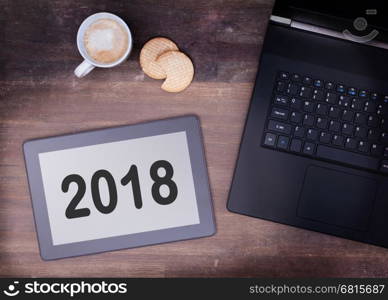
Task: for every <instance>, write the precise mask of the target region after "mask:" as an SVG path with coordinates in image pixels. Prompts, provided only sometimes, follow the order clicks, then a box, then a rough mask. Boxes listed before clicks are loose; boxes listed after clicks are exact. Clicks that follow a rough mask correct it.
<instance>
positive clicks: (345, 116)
mask: <svg viewBox="0 0 388 300" xmlns="http://www.w3.org/2000/svg"><path fill="white" fill-rule="evenodd" d="M353 119H354V112H352V111H351V110H348V109H345V110H344V111H343V112H342V120H344V121H346V122H353Z"/></svg>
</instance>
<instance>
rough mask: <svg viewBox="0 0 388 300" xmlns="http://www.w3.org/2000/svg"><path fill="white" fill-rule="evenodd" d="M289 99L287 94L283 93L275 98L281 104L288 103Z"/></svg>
mask: <svg viewBox="0 0 388 300" xmlns="http://www.w3.org/2000/svg"><path fill="white" fill-rule="evenodd" d="M289 101H290V99H289V98H288V97H287V96H282V95H276V96H275V99H274V102H275V104H279V105H288V104H289Z"/></svg>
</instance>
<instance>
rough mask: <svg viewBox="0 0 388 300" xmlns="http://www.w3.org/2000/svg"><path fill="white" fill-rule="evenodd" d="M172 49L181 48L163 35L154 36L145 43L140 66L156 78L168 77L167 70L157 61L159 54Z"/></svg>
mask: <svg viewBox="0 0 388 300" xmlns="http://www.w3.org/2000/svg"><path fill="white" fill-rule="evenodd" d="M170 50H179V49H178V47H177V45H176V44H175V43H174V42H173V41H171V40H169V39H166V38H163V37H157V38H153V39H152V40H149V41H148V42H147V43H145V45H144V46H143V48H142V49H141V52H140V66H141V68H142V69H143V71H144V73H146V74H147V75H148V76H150V77H152V78H154V79H164V78H166V73H165V71H164V70H163V69H162V68H161V67H160V66H159V65H158V64H157V63H156V62H155V61H156V59H157V58H158V56H160V55H161V54H163V53H165V52H167V51H170Z"/></svg>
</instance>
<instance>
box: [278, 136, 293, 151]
mask: <svg viewBox="0 0 388 300" xmlns="http://www.w3.org/2000/svg"><path fill="white" fill-rule="evenodd" d="M289 140H290V139H289V138H288V137H286V136H282V135H281V136H279V138H278V144H277V146H278V148H279V149H283V150H286V149H287V147H288V141H289Z"/></svg>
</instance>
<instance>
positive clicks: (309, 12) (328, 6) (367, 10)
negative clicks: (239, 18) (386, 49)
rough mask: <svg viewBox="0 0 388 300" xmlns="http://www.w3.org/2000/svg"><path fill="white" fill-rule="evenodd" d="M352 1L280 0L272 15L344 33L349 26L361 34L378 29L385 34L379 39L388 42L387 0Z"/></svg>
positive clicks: (353, 31)
mask: <svg viewBox="0 0 388 300" xmlns="http://www.w3.org/2000/svg"><path fill="white" fill-rule="evenodd" d="M349 2H350V1H349ZM349 2H348V1H338V0H337V1H311V0H310V1H303V0H277V1H276V3H275V6H274V10H273V12H272V14H273V15H277V16H281V17H285V18H290V19H292V20H294V21H299V22H303V23H307V24H311V25H316V26H321V27H325V28H329V29H332V30H336V31H341V32H342V31H343V30H345V29H348V30H349V31H350V32H352V33H353V34H356V35H359V36H362V35H365V34H367V33H368V32H370V31H372V30H373V29H376V30H378V31H379V32H380V33H381V34H380V35H378V36H377V39H378V40H382V41H388V35H387V33H388V17H387V12H388V10H387V9H384V6H383V4H384V1H376V0H368V1H354V2H353V3H352V4H351V3H349ZM361 18H362V19H363V20H361ZM356 19H357V20H358V22H355V20H356ZM365 21H366V22H365Z"/></svg>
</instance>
